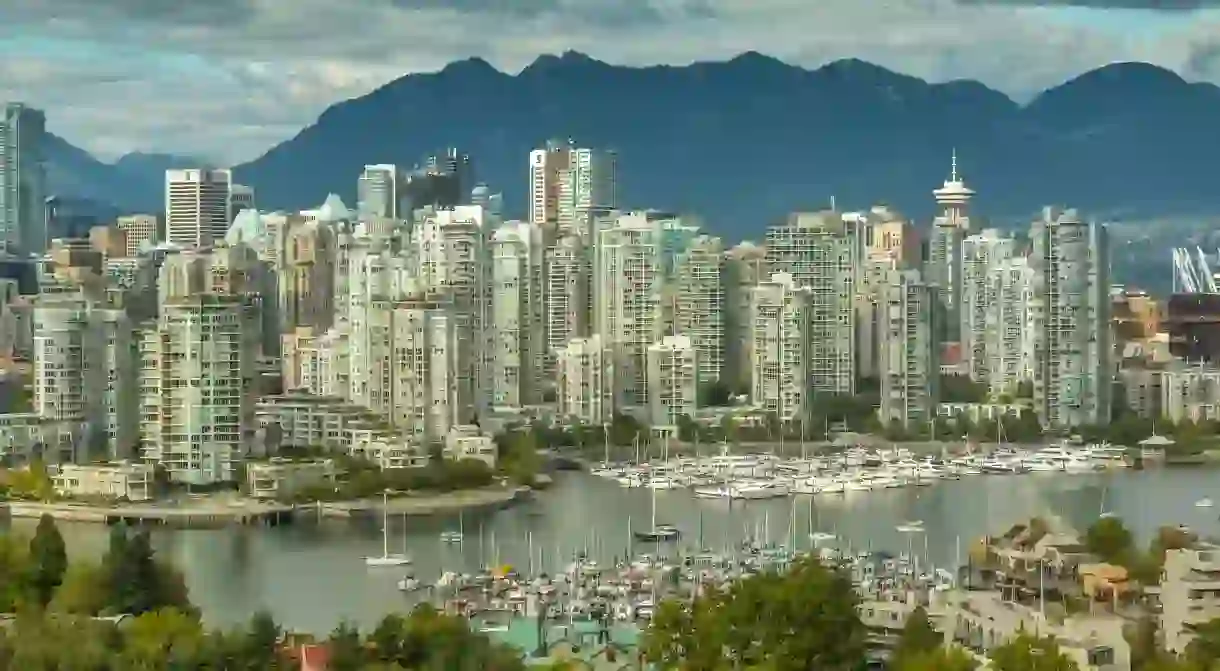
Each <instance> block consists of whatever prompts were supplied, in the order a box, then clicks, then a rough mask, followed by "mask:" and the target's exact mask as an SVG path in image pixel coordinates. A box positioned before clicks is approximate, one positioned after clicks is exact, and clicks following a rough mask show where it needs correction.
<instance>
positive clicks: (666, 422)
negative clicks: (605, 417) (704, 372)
mask: <svg viewBox="0 0 1220 671" xmlns="http://www.w3.org/2000/svg"><path fill="white" fill-rule="evenodd" d="M647 357H648V424H649V426H651V427H653V428H654V429H661V430H664V431H667V432H668V433H671V434H675V435H676V433H677V430H678V426H679V424H680V422H681V419H682V418H683V417H686V418H688V419H691V420H693V419H694V418H695V410H696V408H697V407H698V395H699V351H698V350H697V349H696V348H695V345H694V343H692V342H691V339H690V338H688V337H687V336H684V335H679V336H665V337H664V338H661V339H660V340H659V341H657V342H655V343H653V344H652V345H650V346H649V347H648V354H647Z"/></svg>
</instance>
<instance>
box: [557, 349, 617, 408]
mask: <svg viewBox="0 0 1220 671" xmlns="http://www.w3.org/2000/svg"><path fill="white" fill-rule="evenodd" d="M611 362H612V359H611V354H610V351H609V349H608V348H607V347H606V346H605V345H604V344H603V342H602V338H601V336H599V335H593V336H590V337H588V338H573V339H572V340H569V341H568V343H567V345H566V346H565V347H563V348H561V349H559V350H558V351H557V352H556V373H557V378H558V383H559V388H558V390H557V393H556V400H558V402H559V416H560V417H563V418H565V419H568V420H575V421H578V422H582V423H585V424H590V425H594V426H597V425H600V424H604V423H606V422H609V421H610V419H611V418H612V417H613V416H614V398H613V387H612V385H613V380H614V376H613V369H612V368H611V366H612V363H611Z"/></svg>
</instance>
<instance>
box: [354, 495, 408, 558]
mask: <svg viewBox="0 0 1220 671" xmlns="http://www.w3.org/2000/svg"><path fill="white" fill-rule="evenodd" d="M410 563H411V558H410V557H408V556H407V555H406V553H402V554H398V553H393V554H392V553H391V552H390V494H389V492H382V493H381V556H380V557H365V558H364V564H365V566H405V565H407V564H410Z"/></svg>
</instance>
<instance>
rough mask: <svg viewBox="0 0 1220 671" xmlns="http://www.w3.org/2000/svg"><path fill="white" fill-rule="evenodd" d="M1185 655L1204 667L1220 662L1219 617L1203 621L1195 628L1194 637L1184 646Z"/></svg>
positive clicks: (1210, 666)
mask: <svg viewBox="0 0 1220 671" xmlns="http://www.w3.org/2000/svg"><path fill="white" fill-rule="evenodd" d="M1185 656H1186V659H1187V660H1189V661H1191V662H1193V663H1194V664H1197V665H1199V666H1200V667H1202V668H1205V669H1206V668H1212V667H1213V665H1215V664H1216V663H1217V662H1220V618H1218V619H1215V620H1209V621H1207V622H1204V623H1203V624H1202V625H1200V626H1199V627H1198V628H1196V629H1195V637H1194V638H1193V639H1191V641H1190V644H1189V645H1187V646H1186V655H1185Z"/></svg>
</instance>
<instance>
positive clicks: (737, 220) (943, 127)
mask: <svg viewBox="0 0 1220 671" xmlns="http://www.w3.org/2000/svg"><path fill="white" fill-rule="evenodd" d="M1217 114H1220V88H1217V87H1215V86H1213V85H1211V84H1207V83H1191V82H1187V81H1186V80H1184V79H1182V78H1181V77H1180V76H1178V75H1177V74H1176V73H1173V72H1172V71H1169V70H1166V69H1164V68H1160V67H1158V66H1154V65H1149V64H1146V63H1139V62H1123V63H1114V64H1110V65H1107V66H1103V67H1101V68H1098V69H1096V70H1092V71H1089V72H1086V73H1082V74H1080V75H1078V76H1076V77H1073V78H1071V79H1068V80H1067V81H1065V82H1064V83H1063V84H1060V85H1058V86H1055V87H1051V88H1049V89H1047V90H1046V91H1043V92H1042V93H1040V94H1038V95H1037V96H1034V97H1033V98H1032V99H1031V100H1029V101H1028V102H1026V103H1025V104H1020V103H1018V102H1017V101H1015V100H1014V99H1013V98H1011V97H1009V96H1008V95H1006V94H1005V93H1003V92H1001V91H998V90H996V89H993V88H991V87H989V86H987V85H986V84H985V83H982V82H978V81H975V80H961V79H959V80H952V81H947V82H939V83H929V82H927V81H925V80H922V79H920V78H918V77H913V76H910V75H905V74H901V73H897V72H894V71H892V70H889V69H887V68H885V67H882V66H878V65H875V64H872V63H869V62H867V61H862V60H859V59H842V60H839V61H834V62H831V63H827V64H825V65H823V66H821V67H818V68H813V69H806V68H803V67H800V66H796V65H791V64H789V63H786V62H784V61H782V60H779V59H776V58H773V57H771V56H767V55H764V54H761V53H758V52H745V53H742V54H739V55H737V56H735V57H733V58H731V59H728V60H724V61H702V62H696V63H692V64H690V65H683V66H669V65H652V66H643V67H628V66H618V65H612V64H609V63H605V62H603V61H600V60H597V59H595V58H592V57H589V56H588V55H586V54H583V53H580V52H576V51H568V52H564V53H562V54H558V55H554V54H544V55H542V56H539V57H538V58H537V59H535V60H534V61H533V62H531V63H530V64H528V65H526V66H525V67H524V68H522V69H521V70H520V71H519V72H517V73H515V74H512V73H508V72H504V71H501V70H499V69H497V68H495V67H494V66H493V65H491V64H490V63H488V62H487V61H486V60H483V59H481V58H469V59H464V60H460V61H454V62H452V63H449V64H448V65H446V66H445V67H443V68H441V69H440V70H438V71H436V72H432V73H418V74H410V75H406V76H403V77H400V78H398V79H395V80H392V81H390V82H387V83H385V84H384V85H382V86H380V87H378V88H377V89H375V90H373V91H371V92H369V93H368V94H366V95H364V96H360V97H356V98H351V99H348V100H344V101H339V102H336V103H335V104H333V105H331V106H330V107H328V108H327V109H326V110H325V111H323V112H322V113H321V114H320V115H319V117H318V118H317V119H316V120H315V121H314V122H313V123H312V124H309V125H307V126H305V127H304V128H302V129H301V130H300V131H299V132H298V133H297V134H296V135H294V136H293V137H292V138H289V139H287V140H285V141H283V142H281V143H278V144H276V145H274V146H272V147H270V148H268V149H267V151H265V152H264V153H263V154H261V155H260V156H258V157H257V158H255V159H254V160H252V161H249V162H247V163H244V164H242V165H238V166H236V167H235V168H234V170H235V179H237V180H238V181H240V182H242V183H245V184H250V185H251V186H254V187H255V189H256V196H257V200H258V202H259V205H260V207H271V208H283V209H295V208H300V207H307V206H311V205H315V204H316V203H318V202H321V200H322V199H323V198H324V197H325V196H326V194H327V193H329V192H331V191H334V192H337V193H339V194H340V195H341V196H343V197H344V199H345V200H347V201H348V202H349V203H351V202H353V200H354V191H355V183H356V176H357V175H358V173H359V171H360V169H361V167H362V166H363V165H365V164H369V163H382V162H387V163H400V164H405V165H411V164H414V163H415V162H417V161H418V160H419V159H420V158H421V157H422V156H423V155H425V154H426V153H428V152H430V151H435V150H439V149H441V148H443V147H445V146H458V147H460V148H461V149H462V150H463V151H467V152H469V153H470V154H471V155H472V156H473V157H474V160H475V167H476V171H477V174H478V175H479V177H480V179H482V180H485V181H488V182H489V183H491V185H492V186H493V188H496V189H501V190H503V191H504V192H505V197H506V199H507V207H508V210H509V214H510V215H519V214H520V213H522V212H523V211H524V208H525V204H524V202H523V195H524V193H525V188H524V187H525V183H526V179H527V171H526V157H527V154H528V151H529V150H530V149H532V148H534V147H536V146H539V145H540V144H541V143H542V142H544V141H545V140H546V139H548V138H551V137H573V138H575V139H576V141H577V142H578V143H580V144H582V145H589V146H600V147H607V148H612V149H616V150H617V151H618V152H619V165H620V174H619V177H620V185H621V186H620V192H621V193H622V194H623V198H622V201H623V202H622V205H623V206H625V207H643V206H655V207H660V208H666V209H678V210H688V211H694V212H696V213H698V214H701V215H704V216H705V217H706V218H707V219H708V221H709V222H710V224H711V227H712V228H713V229H714V230H717V231H718V232H721V233H724V234H727V235H730V236H733V235H737V236H746V237H748V236H756V235H758V234H759V233H760V232H761V228H762V227H763V226H764V225H765V224H766V223H768V222H769V221H771V220H773V219H774V218H776V217H779V216H782V214H783V213H784V212H787V211H791V210H794V209H800V208H807V207H821V206H824V205H825V204H826V203H828V202H829V200H830V198H831V197H832V196H835V197H836V199H837V201H838V202H840V203H844V204H849V205H850V206H851V207H852V208H863V207H867V206H868V205H869V204H871V203H873V202H882V201H884V202H888V203H892V204H894V205H895V206H896V207H898V208H899V209H901V210H903V211H904V212H907V213H908V214H911V215H914V216H917V217H920V218H923V217H926V216H928V215H929V214H930V213H931V210H932V208H933V206H934V203H933V202H932V198H931V193H930V192H931V190H932V189H933V188H935V187H937V186H939V183H940V181H941V180H942V179H944V178H945V177H947V173H948V168H949V166H948V163H949V154H950V152H951V151H952V150H953V149H954V148H956V149H957V152H958V156H959V161H960V165H961V167H962V171H963V174H964V176H965V178H966V179H967V181H968V182H969V183H970V184H971V186H972V187H973V188H975V189H976V190H977V191H979V197H978V203H979V206H980V209H981V211H983V212H985V213H987V212H990V213H993V214H994V215H995V216H996V217H997V218H1004V217H1010V216H1011V217H1018V216H1023V215H1024V213H1028V212H1033V211H1035V210H1036V209H1037V208H1038V207H1039V206H1040V205H1042V204H1044V203H1048V202H1060V203H1068V204H1073V205H1078V206H1080V207H1083V208H1086V209H1090V210H1100V211H1102V212H1103V213H1113V212H1158V211H1161V210H1162V209H1163V208H1166V207H1169V208H1171V209H1175V210H1177V211H1186V210H1189V211H1206V210H1208V209H1211V208H1215V207H1218V206H1220V195H1217V194H1215V193H1213V192H1214V191H1215V189H1214V188H1213V187H1212V186H1211V184H1210V182H1209V180H1208V179H1206V178H1205V176H1206V174H1207V172H1208V171H1209V170H1210V167H1209V166H1210V163H1211V156H1214V155H1215V154H1216V153H1217V152H1220V132H1218V131H1217V130H1216V129H1214V128H1211V127H1210V124H1209V123H1208V120H1209V118H1215V116H1216V115H1217ZM76 160H77V162H78V163H80V162H81V158H80V157H79V156H77V157H76ZM122 162H123V161H122V160H120V161H119V162H118V163H122ZM118 163H116V164H114V165H110V168H109V169H108V168H106V167H105V166H107V165H109V164H101V163H100V162H99V164H100V165H101V166H102V167H98V166H89V165H82V166H79V167H81V168H82V169H84V168H88V169H91V170H93V171H95V172H99V173H105V172H107V171H108V170H109V172H111V173H122V175H121V177H114V176H111V177H109V178H108V179H110V180H118V183H120V184H122V185H124V186H123V188H122V189H117V190H116V189H110V193H112V194H120V195H122V196H125V197H127V196H133V195H134V194H133V193H131V192H130V191H129V190H127V189H128V188H129V187H128V186H127V185H129V184H130V181H131V180H137V179H143V180H144V181H145V182H146V183H147V182H148V181H150V180H151V181H152V184H151V186H152V191H153V192H154V193H155V194H156V195H157V196H158V197H159V195H160V190H161V178H160V176H159V175H157V174H156V173H155V170H156V169H161V168H160V165H162V164H164V162H162V163H157V162H156V161H145V162H143V163H142V164H141V166H140V169H139V170H132V169H130V165H129V166H128V168H129V169H121V168H120V167H119V166H118ZM128 163H129V164H130V163H131V161H128ZM301 166H309V168H308V169H305V170H303V169H302V167H301ZM78 181H79V180H78ZM130 188H131V189H134V187H130ZM145 188H147V187H145ZM73 195H78V194H73ZM127 199H129V200H132V201H138V202H139V203H140V204H141V205H143V204H146V203H149V202H150V201H152V200H153V198H152V195H151V194H148V193H145V194H144V195H142V196H141V197H139V198H135V197H131V198H127ZM120 205H121V206H123V205H125V203H120Z"/></svg>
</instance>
